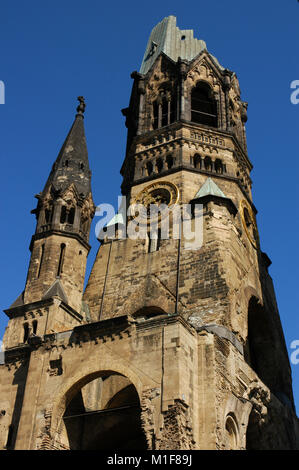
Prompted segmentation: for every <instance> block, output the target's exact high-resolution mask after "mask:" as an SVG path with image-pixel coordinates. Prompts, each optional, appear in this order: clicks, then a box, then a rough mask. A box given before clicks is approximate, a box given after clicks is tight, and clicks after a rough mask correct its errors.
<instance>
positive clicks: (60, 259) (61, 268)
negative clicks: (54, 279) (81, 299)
mask: <svg viewBox="0 0 299 470" xmlns="http://www.w3.org/2000/svg"><path fill="white" fill-rule="evenodd" d="M64 255H65V244H64V243H62V244H61V245H60V256H59V263H58V269H57V276H60V275H61V274H62V272H63V262H64Z"/></svg>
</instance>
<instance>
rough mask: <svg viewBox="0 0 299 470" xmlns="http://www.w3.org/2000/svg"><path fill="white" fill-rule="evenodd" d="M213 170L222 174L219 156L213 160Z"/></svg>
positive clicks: (222, 169)
mask: <svg viewBox="0 0 299 470" xmlns="http://www.w3.org/2000/svg"><path fill="white" fill-rule="evenodd" d="M215 170H216V173H219V174H220V175H222V173H223V171H224V167H223V164H222V161H221V160H220V159H219V158H217V159H216V160H215Z"/></svg>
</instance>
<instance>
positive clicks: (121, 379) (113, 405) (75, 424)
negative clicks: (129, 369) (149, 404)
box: [56, 371, 147, 450]
mask: <svg viewBox="0 0 299 470" xmlns="http://www.w3.org/2000/svg"><path fill="white" fill-rule="evenodd" d="M58 435H59V445H60V446H61V447H63V448H67V449H71V450H109V449H115V448H117V449H137V450H142V449H146V448H147V443H146V438H145V434H144V432H143V429H142V423H141V407H140V400H139V395H138V392H137V390H136V388H135V386H134V385H133V383H132V382H131V381H130V380H129V379H128V378H127V377H125V376H124V375H121V374H119V373H117V372H115V371H101V372H98V373H97V374H96V375H94V374H92V375H90V376H88V377H86V378H85V377H84V378H82V380H81V381H79V383H78V382H77V383H76V384H74V386H72V387H71V389H70V390H68V391H67V393H66V400H65V410H64V413H63V416H62V420H61V423H60V426H59V432H58V433H57V434H56V437H58Z"/></svg>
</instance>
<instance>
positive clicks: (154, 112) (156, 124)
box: [153, 100, 159, 129]
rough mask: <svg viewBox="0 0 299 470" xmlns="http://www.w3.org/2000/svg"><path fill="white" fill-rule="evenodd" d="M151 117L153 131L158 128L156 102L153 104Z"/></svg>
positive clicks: (157, 107)
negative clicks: (152, 118)
mask: <svg viewBox="0 0 299 470" xmlns="http://www.w3.org/2000/svg"><path fill="white" fill-rule="evenodd" d="M153 116H154V121H153V129H158V127H159V105H158V101H157V100H156V101H154V102H153Z"/></svg>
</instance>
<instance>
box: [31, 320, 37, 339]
mask: <svg viewBox="0 0 299 470" xmlns="http://www.w3.org/2000/svg"><path fill="white" fill-rule="evenodd" d="M36 331H37V320H33V322H32V333H33V334H34V335H36Z"/></svg>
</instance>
